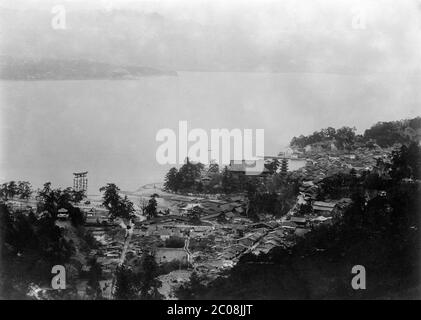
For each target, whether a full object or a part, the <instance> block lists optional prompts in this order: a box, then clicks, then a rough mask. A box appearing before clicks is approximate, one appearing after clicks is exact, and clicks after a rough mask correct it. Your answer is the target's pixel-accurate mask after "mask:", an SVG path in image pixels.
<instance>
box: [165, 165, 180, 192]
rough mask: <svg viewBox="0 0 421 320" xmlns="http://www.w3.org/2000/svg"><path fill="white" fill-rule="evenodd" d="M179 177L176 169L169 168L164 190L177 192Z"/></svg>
mask: <svg viewBox="0 0 421 320" xmlns="http://www.w3.org/2000/svg"><path fill="white" fill-rule="evenodd" d="M178 180H179V175H178V170H177V168H174V167H173V168H171V169H170V170H169V171H168V173H167V174H166V176H165V183H164V188H165V189H166V190H172V191H177V190H178V188H179V181H178Z"/></svg>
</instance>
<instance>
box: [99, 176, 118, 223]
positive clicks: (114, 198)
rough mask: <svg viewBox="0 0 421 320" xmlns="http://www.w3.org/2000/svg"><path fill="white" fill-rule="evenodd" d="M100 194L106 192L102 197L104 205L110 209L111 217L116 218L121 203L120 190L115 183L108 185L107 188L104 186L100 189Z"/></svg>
mask: <svg viewBox="0 0 421 320" xmlns="http://www.w3.org/2000/svg"><path fill="white" fill-rule="evenodd" d="M99 191H100V192H104V195H103V196H102V204H103V206H104V207H106V208H107V209H108V211H109V212H110V213H111V215H113V216H115V215H116V214H117V211H116V210H117V208H118V206H119V202H120V200H121V199H120V195H119V191H120V189H119V188H118V187H117V186H116V185H115V184H114V183H107V185H106V186H103V187H101V188H100V189H99Z"/></svg>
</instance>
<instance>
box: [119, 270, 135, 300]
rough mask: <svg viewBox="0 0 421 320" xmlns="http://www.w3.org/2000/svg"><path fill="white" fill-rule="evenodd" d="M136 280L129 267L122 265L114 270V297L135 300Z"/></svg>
mask: <svg viewBox="0 0 421 320" xmlns="http://www.w3.org/2000/svg"><path fill="white" fill-rule="evenodd" d="M138 292H139V288H138V281H137V279H136V276H135V274H134V273H133V271H132V270H131V269H128V268H126V267H125V266H124V265H122V266H120V267H118V268H117V270H116V284H115V292H114V298H115V299H117V300H135V299H137V298H138Z"/></svg>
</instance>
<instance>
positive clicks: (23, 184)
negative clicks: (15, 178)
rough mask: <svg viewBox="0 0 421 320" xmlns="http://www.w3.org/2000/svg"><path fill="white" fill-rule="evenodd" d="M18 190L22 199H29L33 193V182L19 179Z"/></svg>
mask: <svg viewBox="0 0 421 320" xmlns="http://www.w3.org/2000/svg"><path fill="white" fill-rule="evenodd" d="M17 191H18V194H19V197H20V198H21V199H29V198H30V197H31V194H32V188H31V184H30V183H29V182H28V181H19V182H18V186H17Z"/></svg>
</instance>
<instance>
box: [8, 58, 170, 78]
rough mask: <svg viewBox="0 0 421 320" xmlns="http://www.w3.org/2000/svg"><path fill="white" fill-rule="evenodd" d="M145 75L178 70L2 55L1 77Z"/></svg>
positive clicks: (164, 73) (130, 76)
mask: <svg viewBox="0 0 421 320" xmlns="http://www.w3.org/2000/svg"><path fill="white" fill-rule="evenodd" d="M145 76H177V72H175V71H167V70H160V69H155V68H150V67H143V66H119V65H112V64H108V63H101V62H94V61H88V60H60V59H23V58H12V57H0V79H2V80H88V79H136V78H139V77H145Z"/></svg>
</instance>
